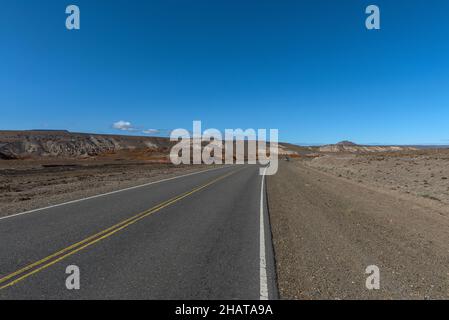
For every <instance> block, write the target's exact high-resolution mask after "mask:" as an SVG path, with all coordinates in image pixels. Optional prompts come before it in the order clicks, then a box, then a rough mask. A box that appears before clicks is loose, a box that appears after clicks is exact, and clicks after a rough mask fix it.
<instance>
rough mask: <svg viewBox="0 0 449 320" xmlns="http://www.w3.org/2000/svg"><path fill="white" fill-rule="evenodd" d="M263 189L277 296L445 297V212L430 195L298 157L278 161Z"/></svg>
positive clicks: (448, 285) (448, 238)
mask: <svg viewBox="0 0 449 320" xmlns="http://www.w3.org/2000/svg"><path fill="white" fill-rule="evenodd" d="M267 188H268V201H269V208H270V219H271V225H272V232H273V243H274V249H275V255H276V264H277V273H278V286H279V293H280V296H281V298H284V299H434V298H445V299H447V298H448V297H449V281H448V280H449V268H448V265H449V212H448V210H447V208H446V209H445V208H442V207H441V206H440V204H439V203H438V201H435V206H432V204H431V203H429V202H426V201H428V200H429V199H423V198H419V197H415V198H414V197H412V196H410V195H408V197H409V198H405V197H403V196H400V195H399V194H398V193H395V192H394V191H392V190H385V189H383V190H381V189H378V190H377V189H375V188H374V187H372V186H369V185H365V184H363V183H358V181H357V182H356V181H349V180H348V179H345V178H343V177H337V176H333V175H332V174H328V173H323V172H320V171H319V170H317V169H314V168H311V167H310V166H307V165H305V164H304V163H303V162H302V161H300V160H298V161H291V162H282V163H280V168H279V171H278V173H277V174H276V175H274V176H270V177H268V179H267ZM424 200H425V201H424ZM423 201H424V202H423ZM369 265H376V266H378V267H379V269H380V289H379V290H368V289H366V286H365V282H366V278H367V277H368V274H365V269H366V267H367V266H369Z"/></svg>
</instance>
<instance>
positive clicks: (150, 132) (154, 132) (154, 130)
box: [142, 129, 159, 134]
mask: <svg viewBox="0 0 449 320" xmlns="http://www.w3.org/2000/svg"><path fill="white" fill-rule="evenodd" d="M142 132H143V133H146V134H156V133H159V130H158V129H148V130H143V131H142Z"/></svg>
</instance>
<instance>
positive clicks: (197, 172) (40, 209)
mask: <svg viewBox="0 0 449 320" xmlns="http://www.w3.org/2000/svg"><path fill="white" fill-rule="evenodd" d="M223 168H227V166H225V167H220V168H212V169H207V170H202V171H196V172H192V173H187V174H183V175H180V176H175V177H171V178H167V179H162V180H158V181H153V182H149V183H145V184H141V185H138V186H134V187H129V188H125V189H120V190H115V191H111V192H106V193H102V194H97V195H94V196H90V197H87V198H81V199H76V200H71V201H67V202H63V203H59V204H55V205H51V206H48V207H43V208H38V209H33V210H29V211H24V212H19V213H15V214H11V215H8V216H5V217H0V220H4V219H9V218H14V217H17V216H21V215H24V214H28V213H33V212H36V211H42V210H46V209H51V208H55V207H61V206H64V205H67V204H72V203H76V202H81V201H84V200H90V199H94V198H99V197H104V196H108V195H111V194H114V193H119V192H123V191H128V190H132V189H137V188H142V187H146V186H149V185H152V184H157V183H161V182H165V181H170V180H175V179H179V178H184V177H188V176H193V175H195V174H200V173H204V172H209V171H214V170H219V169H223Z"/></svg>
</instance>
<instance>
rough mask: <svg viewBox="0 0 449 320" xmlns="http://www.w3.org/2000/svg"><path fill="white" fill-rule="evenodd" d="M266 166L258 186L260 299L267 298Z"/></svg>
mask: <svg viewBox="0 0 449 320" xmlns="http://www.w3.org/2000/svg"><path fill="white" fill-rule="evenodd" d="M267 168H268V167H266V168H265V170H264V171H263V174H262V183H261V187H260V240H259V241H260V251H259V255H260V259H259V268H260V300H268V284H267V282H268V281H267V261H266V258H265V224H264V217H263V215H264V213H263V207H264V201H263V194H264V181H265V173H266V172H267Z"/></svg>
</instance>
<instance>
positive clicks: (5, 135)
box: [0, 130, 170, 159]
mask: <svg viewBox="0 0 449 320" xmlns="http://www.w3.org/2000/svg"><path fill="white" fill-rule="evenodd" d="M169 147H170V141H169V139H168V138H158V137H136V136H121V135H100V134H88V133H71V132H68V131H63V130H61V131H40V130H30V131H0V159H26V158H46V157H58V158H86V157H91V156H97V155H100V154H104V153H114V152H117V151H120V150H138V149H142V150H143V149H145V150H154V151H159V152H164V151H165V152H168V150H169Z"/></svg>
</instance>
